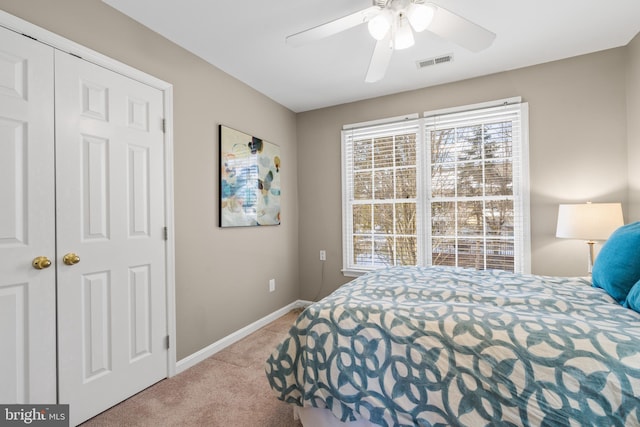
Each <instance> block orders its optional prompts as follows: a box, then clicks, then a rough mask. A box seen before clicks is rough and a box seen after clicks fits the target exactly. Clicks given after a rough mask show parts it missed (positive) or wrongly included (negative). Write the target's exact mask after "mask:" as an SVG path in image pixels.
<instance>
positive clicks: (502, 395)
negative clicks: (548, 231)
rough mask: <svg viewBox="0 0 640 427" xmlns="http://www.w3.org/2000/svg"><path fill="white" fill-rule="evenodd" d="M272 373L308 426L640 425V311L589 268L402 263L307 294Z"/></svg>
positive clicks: (274, 357)
mask: <svg viewBox="0 0 640 427" xmlns="http://www.w3.org/2000/svg"><path fill="white" fill-rule="evenodd" d="M635 262H638V260H636V261H635ZM594 268H595V267H594ZM639 283H640V282H639ZM639 287H640V285H639ZM266 374H267V378H268V380H269V384H270V386H271V388H272V390H273V391H274V393H275V394H276V396H277V397H278V398H279V399H281V400H283V401H285V402H288V403H291V404H292V405H293V406H294V407H295V412H296V413H297V414H301V417H302V422H303V424H304V425H305V426H308V425H311V424H314V423H315V424H318V425H351V424H353V425H354V426H355V425H357V426H369V425H380V426H445V425H464V426H481V425H501V426H564V425H567V426H578V425H597V426H630V425H640V397H639V396H640V314H639V313H637V312H636V311H634V310H631V309H629V308H626V307H623V306H622V305H621V304H620V303H619V301H616V300H615V299H614V298H613V297H611V296H610V295H609V293H607V292H606V291H605V290H603V289H600V288H597V287H594V286H593V285H592V283H591V281H590V279H589V278H560V277H548V276H534V275H521V274H514V273H508V272H504V271H477V270H471V269H462V268H451V267H391V268H386V269H382V270H378V271H375V272H371V273H368V274H366V275H364V276H361V277H359V278H357V279H355V280H353V281H351V282H349V283H347V284H345V285H343V286H342V287H340V288H339V289H338V290H336V291H335V292H333V293H332V294H331V295H329V296H327V297H326V298H324V299H322V300H321V301H319V302H316V303H313V304H312V305H310V306H308V307H307V308H306V309H305V310H304V311H303V312H302V313H301V314H300V315H299V317H298V319H297V320H296V321H295V323H294V324H293V326H292V327H291V329H290V331H289V333H288V335H287V336H286V337H285V338H284V340H283V341H282V343H281V344H280V345H278V347H277V348H276V349H275V350H274V351H273V353H272V354H271V355H270V357H269V358H268V360H267V362H266ZM305 417H306V420H305ZM314 419H316V420H320V421H318V422H314V421H312V420H314ZM307 420H309V421H307Z"/></svg>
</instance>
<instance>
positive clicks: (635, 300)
mask: <svg viewBox="0 0 640 427" xmlns="http://www.w3.org/2000/svg"><path fill="white" fill-rule="evenodd" d="M623 305H624V306H625V307H627V308H630V309H632V310H635V311H637V312H638V313H640V280H638V281H637V282H636V284H635V285H633V287H632V288H631V290H630V291H629V295H627V299H626V300H625V301H624V304H623Z"/></svg>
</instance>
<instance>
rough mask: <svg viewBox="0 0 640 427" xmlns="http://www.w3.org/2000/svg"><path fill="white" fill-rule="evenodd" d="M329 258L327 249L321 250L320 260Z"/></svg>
mask: <svg viewBox="0 0 640 427" xmlns="http://www.w3.org/2000/svg"><path fill="white" fill-rule="evenodd" d="M326 260H327V251H325V250H324V249H321V250H320V261H326Z"/></svg>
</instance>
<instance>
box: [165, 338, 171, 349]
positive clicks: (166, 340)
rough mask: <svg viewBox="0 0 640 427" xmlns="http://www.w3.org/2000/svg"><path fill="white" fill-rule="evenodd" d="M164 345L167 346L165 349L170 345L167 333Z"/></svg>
mask: <svg viewBox="0 0 640 427" xmlns="http://www.w3.org/2000/svg"><path fill="white" fill-rule="evenodd" d="M164 345H165V347H166V348H167V350H168V349H169V348H170V347H171V345H170V340H169V335H167V336H166V337H165V338H164Z"/></svg>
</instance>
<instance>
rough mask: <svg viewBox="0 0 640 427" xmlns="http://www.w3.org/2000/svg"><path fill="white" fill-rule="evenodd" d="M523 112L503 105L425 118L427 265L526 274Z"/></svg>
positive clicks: (527, 258) (525, 181)
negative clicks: (429, 257) (427, 224)
mask: <svg viewBox="0 0 640 427" xmlns="http://www.w3.org/2000/svg"><path fill="white" fill-rule="evenodd" d="M523 109H526V104H521V103H516V104H505V105H500V106H496V107H484V108H478V109H471V110H468V111H462V112H449V113H446V112H445V113H444V114H435V115H431V116H428V117H426V118H425V135H426V143H427V145H428V146H429V147H430V149H429V150H428V152H427V165H428V173H427V188H428V190H427V194H426V197H427V204H428V208H427V209H426V210H427V218H428V220H427V221H428V223H429V224H430V230H429V233H428V234H429V237H428V239H427V251H428V253H429V254H430V256H431V259H430V260H427V263H428V264H434V265H451V266H460V267H471V268H477V269H483V270H484V269H500V270H508V271H518V272H524V271H529V269H530V267H529V264H530V261H529V260H530V256H529V250H528V245H529V243H528V242H529V231H528V230H529V224H528V214H527V212H528V199H529V196H528V180H527V179H526V177H527V176H528V168H527V162H526V161H524V160H525V158H524V156H525V154H526V151H527V143H526V142H527V139H526V137H525V135H524V133H523V123H526V122H525V121H524V120H523V119H522V117H523V114H522V110H523ZM525 116H526V114H525Z"/></svg>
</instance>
